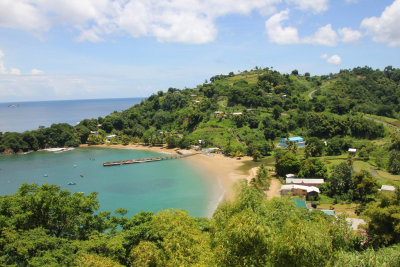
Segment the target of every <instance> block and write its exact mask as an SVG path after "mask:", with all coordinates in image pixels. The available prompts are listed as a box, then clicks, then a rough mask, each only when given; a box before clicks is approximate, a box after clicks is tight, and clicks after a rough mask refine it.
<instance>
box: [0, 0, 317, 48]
mask: <svg viewBox="0 0 400 267" xmlns="http://www.w3.org/2000/svg"><path fill="white" fill-rule="evenodd" d="M281 1H282V0H236V1H234V3H233V2H232V1H231V0H57V1H54V0H2V1H1V2H0V27H8V28H14V29H22V30H27V31H30V32H34V33H41V32H45V31H47V30H49V29H50V28H51V27H53V26H60V25H61V26H64V27H65V26H66V27H72V28H73V29H76V30H77V31H78V32H79V34H78V36H77V37H76V38H75V40H76V41H90V42H100V41H103V39H104V36H105V35H108V34H113V33H121V32H122V33H127V34H129V35H131V36H133V37H139V36H154V37H156V38H157V40H158V41H160V42H181V43H193V44H199V43H207V42H211V41H213V40H215V38H216V36H217V28H216V25H215V20H216V19H217V18H219V17H221V16H225V15H229V14H240V15H248V14H250V13H251V12H253V11H258V12H260V13H262V14H271V13H272V12H275V5H276V4H279V3H280V2H281ZM318 1H321V0H318Z"/></svg>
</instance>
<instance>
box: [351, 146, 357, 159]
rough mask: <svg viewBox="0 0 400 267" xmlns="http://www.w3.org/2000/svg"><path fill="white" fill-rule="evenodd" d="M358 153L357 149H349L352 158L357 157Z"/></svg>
mask: <svg viewBox="0 0 400 267" xmlns="http://www.w3.org/2000/svg"><path fill="white" fill-rule="evenodd" d="M356 152H357V149H355V148H349V155H351V156H353V157H354V156H355V155H356Z"/></svg>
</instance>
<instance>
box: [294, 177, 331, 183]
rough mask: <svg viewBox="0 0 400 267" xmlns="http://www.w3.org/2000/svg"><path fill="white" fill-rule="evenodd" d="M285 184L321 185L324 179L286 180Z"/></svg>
mask: <svg viewBox="0 0 400 267" xmlns="http://www.w3.org/2000/svg"><path fill="white" fill-rule="evenodd" d="M286 183H287V184H301V183H304V184H323V183H324V179H320V178H286Z"/></svg>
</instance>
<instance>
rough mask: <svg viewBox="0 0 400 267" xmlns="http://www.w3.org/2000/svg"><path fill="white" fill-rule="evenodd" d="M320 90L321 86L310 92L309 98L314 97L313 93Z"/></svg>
mask: <svg viewBox="0 0 400 267" xmlns="http://www.w3.org/2000/svg"><path fill="white" fill-rule="evenodd" d="M318 90H319V88H317V89H315V90H313V91H311V92H310V93H309V94H308V98H309V99H312V95H313V94H314V93H315V92H316V91H318Z"/></svg>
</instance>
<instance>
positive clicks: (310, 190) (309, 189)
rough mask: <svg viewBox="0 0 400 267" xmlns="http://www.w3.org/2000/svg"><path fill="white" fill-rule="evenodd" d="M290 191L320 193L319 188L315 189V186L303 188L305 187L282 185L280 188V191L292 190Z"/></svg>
mask: <svg viewBox="0 0 400 267" xmlns="http://www.w3.org/2000/svg"><path fill="white" fill-rule="evenodd" d="M292 189H302V190H306V191H307V193H310V192H317V193H320V191H319V188H317V187H315V186H305V185H297V184H284V185H282V186H281V191H282V190H292Z"/></svg>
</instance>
